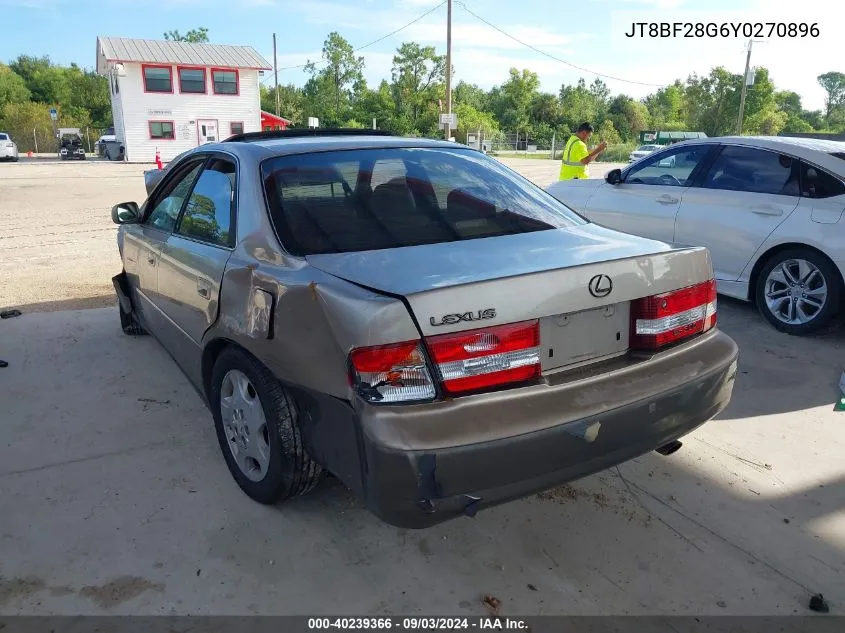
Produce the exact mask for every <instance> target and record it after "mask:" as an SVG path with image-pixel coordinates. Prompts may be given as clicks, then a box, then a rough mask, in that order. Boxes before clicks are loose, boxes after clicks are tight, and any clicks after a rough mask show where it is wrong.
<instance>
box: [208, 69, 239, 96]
mask: <svg viewBox="0 0 845 633" xmlns="http://www.w3.org/2000/svg"><path fill="white" fill-rule="evenodd" d="M211 80H212V83H213V84H214V94H216V95H236V94H238V71H237V70H221V69H214V70H212V71H211Z"/></svg>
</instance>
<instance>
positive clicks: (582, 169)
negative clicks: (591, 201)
mask: <svg viewBox="0 0 845 633" xmlns="http://www.w3.org/2000/svg"><path fill="white" fill-rule="evenodd" d="M592 135H593V126H592V125H590V124H589V123H582V124H581V125H579V126H578V131H577V132H575V134H573V135H572V136H570V137H569V140H568V141H566V145H565V146H564V148H563V162H562V163H561V165H560V180H572V179H573V178H588V177H589V176H588V175H587V165H589V164H590V163H592V162H593V161H594V160H595V159H596V158H598V157H599V156H600V155H601V153H602V152H604V150H605V149H607V143H605V142H604V141H602V142H601V143H599V145H598V147H596V148H595V149H594V150H593V151H592V152H591V151H589V150H588V149H587V141H589V140H590V137H591V136H592Z"/></svg>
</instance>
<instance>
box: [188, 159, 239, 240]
mask: <svg viewBox="0 0 845 633" xmlns="http://www.w3.org/2000/svg"><path fill="white" fill-rule="evenodd" d="M234 206H235V165H234V164H232V163H231V162H229V161H227V160H213V161H212V162H211V164H210V165H209V166H208V167H206V168H205V169H204V170H203V172H202V173H201V174H200V177H199V179H198V180H197V184H196V185H195V186H194V190H193V191H192V192H191V197H190V198H188V204H187V205H186V206H185V212H184V213H183V214H182V219H181V220H179V227H178V228H177V229H176V232H177V233H179V234H180V235H184V236H185V237H191V238H193V239H196V240H199V241H201V242H207V243H208V244H214V245H216V246H232V242H233V238H234V234H233V233H232V231H231V230H230V228H231V227H232V216H233V215H234Z"/></svg>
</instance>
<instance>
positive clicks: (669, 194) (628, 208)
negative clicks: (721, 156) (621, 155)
mask: <svg viewBox="0 0 845 633" xmlns="http://www.w3.org/2000/svg"><path fill="white" fill-rule="evenodd" d="M715 148H716V145H678V146H676V147H673V148H670V149H667V150H664V151H661V152H656V153H655V154H654V155H652V156H649V157H647V158H644V159H643V160H641V161H638V162H637V163H635V164H634V165H632V166H631V167H630V168H628V169H627V170H626V171H625V172H623V176H622V181H621V182H619V183H617V184H615V185H611V184H609V183H605V184H603V185H601V186H600V187H599V188H598V189H597V190H596V192H595V194H593V195H592V196H591V197H590V199H589V200H587V203H586V205H585V207H584V215H585V216H586V217H587V218H588V219H589V220H590V221H592V222H595V223H596V224H601V225H603V226H606V227H609V228H612V229H616V230H617V231H624V232H626V233H632V234H634V235H640V236H642V237H649V238H652V239H657V240H663V241H665V242H672V241H673V240H674V237H675V215H676V214H677V212H678V208H679V207H680V204H681V199H682V198H683V196H684V193H685V192H686V190H687V187H688V186H689V184H690V182H691V181H692V180H693V179H694V177H695V176H696V175H697V173H698V170H699V166H701V165H703V164H704V162H705V161H704V159H705V157H707V156H708V154H709V153H710V152H711V151H714V149H715Z"/></svg>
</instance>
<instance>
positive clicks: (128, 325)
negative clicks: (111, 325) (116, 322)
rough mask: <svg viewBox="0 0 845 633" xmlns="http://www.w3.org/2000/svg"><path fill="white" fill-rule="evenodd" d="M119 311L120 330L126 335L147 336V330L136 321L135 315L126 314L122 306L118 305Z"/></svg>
mask: <svg viewBox="0 0 845 633" xmlns="http://www.w3.org/2000/svg"><path fill="white" fill-rule="evenodd" d="M117 311H118V312H119V313H120V329H122V330H123V333H124V334H127V335H129V336H143V335H144V334H146V333H147V332H146V330H144V328H142V327H141V326H140V325H139V324H138V321H137V320H136V319H135V316H134V315H133V314H126V313H125V312H124V311H123V308H121V307H120V304H119V303H118V304H117Z"/></svg>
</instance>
